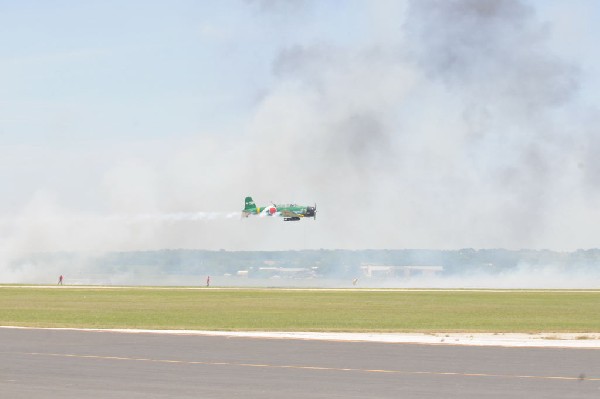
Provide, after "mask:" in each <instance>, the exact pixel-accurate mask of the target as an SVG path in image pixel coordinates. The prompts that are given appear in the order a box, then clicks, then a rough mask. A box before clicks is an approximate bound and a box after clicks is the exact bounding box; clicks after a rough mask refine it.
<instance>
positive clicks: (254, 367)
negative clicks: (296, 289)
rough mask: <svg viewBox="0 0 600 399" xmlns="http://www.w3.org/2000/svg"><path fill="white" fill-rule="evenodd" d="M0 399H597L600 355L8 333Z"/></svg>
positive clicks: (0, 334)
mask: <svg viewBox="0 0 600 399" xmlns="http://www.w3.org/2000/svg"><path fill="white" fill-rule="evenodd" d="M0 397H11V398H55V397H61V398H66V399H69V398H81V397H102V398H187V397H189V398H192V397H193V398H198V397H206V398H236V397H243V398H245V399H250V398H282V397H285V398H286V399H294V398H365V397H369V398H398V397H419V398H440V397H444V398H481V397H498V398H507V397H515V398H521V397H528V398H593V397H600V352H599V351H598V350H597V349H583V348H531V347H526V348H524V347H481V346H460V345H422V344H399V343H382V342H347V341H333V340H305V339H282V338H280V339H268V338H258V337H253V338H251V337H234V336H209V335H193V334H186V335H175V334H155V333H138V334H130V333H120V332H101V331H77V330H49V329H13V328H8V329H0Z"/></svg>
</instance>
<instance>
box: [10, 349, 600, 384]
mask: <svg viewBox="0 0 600 399" xmlns="http://www.w3.org/2000/svg"><path fill="white" fill-rule="evenodd" d="M21 354H24V355H30V356H54V357H65V358H79V359H97V360H122V361H137V362H152V363H176V364H190V365H193V364H200V365H208V366H234V367H262V368H271V369H295V370H324V371H345V372H359V373H382V374H403V375H440V376H458V377H485V378H513V379H537V380H563V381H600V377H599V378H589V377H583V376H578V377H567V376H543V375H511V374H488V373H458V372H442V371H408V370H385V369H360V368H339V367H321V366H295V365H276V364H259V363H234V362H203V361H197V360H170V359H148V358H140V357H121V356H99V355H77V354H68V353H67V354H62V353H39V352H29V353H21Z"/></svg>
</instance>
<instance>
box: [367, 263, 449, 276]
mask: <svg viewBox="0 0 600 399" xmlns="http://www.w3.org/2000/svg"><path fill="white" fill-rule="evenodd" d="M360 268H361V270H362V272H363V275H364V276H365V277H404V278H410V277H416V276H420V277H434V276H438V275H440V274H441V273H442V272H443V271H444V267H443V266H388V265H369V264H367V265H363V266H361V267H360Z"/></svg>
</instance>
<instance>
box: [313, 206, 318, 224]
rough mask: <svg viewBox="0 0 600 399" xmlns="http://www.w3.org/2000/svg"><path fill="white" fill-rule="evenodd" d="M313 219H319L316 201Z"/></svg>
mask: <svg viewBox="0 0 600 399" xmlns="http://www.w3.org/2000/svg"><path fill="white" fill-rule="evenodd" d="M313 220H317V203H316V202H315V213H314V216H313Z"/></svg>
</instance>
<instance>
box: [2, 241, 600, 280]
mask: <svg viewBox="0 0 600 399" xmlns="http://www.w3.org/2000/svg"><path fill="white" fill-rule="evenodd" d="M23 264H29V265H34V266H44V265H46V266H57V265H67V264H68V265H71V266H72V265H77V267H78V269H79V270H85V271H86V272H88V273H98V274H119V273H131V272H143V273H152V274H169V275H205V274H210V275H224V274H232V275H234V274H236V273H237V272H238V271H247V272H248V274H249V276H252V275H253V274H255V275H256V274H257V273H260V268H265V267H282V268H310V269H312V270H315V272H316V273H317V274H318V275H320V276H323V277H346V276H356V275H357V274H359V273H360V268H361V266H365V265H383V266H443V268H444V271H443V274H444V275H446V276H452V275H463V274H472V273H474V272H483V273H487V274H489V273H491V274H495V273H503V272H509V271H511V270H516V269H518V268H520V267H527V268H529V269H531V268H534V269H535V268H538V267H539V268H547V267H552V268H553V269H557V270H559V271H567V272H568V271H570V270H572V271H579V272H581V271H593V272H598V271H599V270H600V249H589V250H577V251H574V252H555V251H550V250H518V251H513V250H506V249H471V248H468V249H460V250H427V249H401V250H354V251H352V250H328V249H320V250H302V251H224V250H221V251H205V250H185V249H166V250H157V251H133V252H110V253H103V254H89V253H66V252H60V253H38V254H33V255H30V256H27V257H24V258H21V259H19V260H17V261H15V262H14V265H13V266H14V267H19V266H22V265H23Z"/></svg>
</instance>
